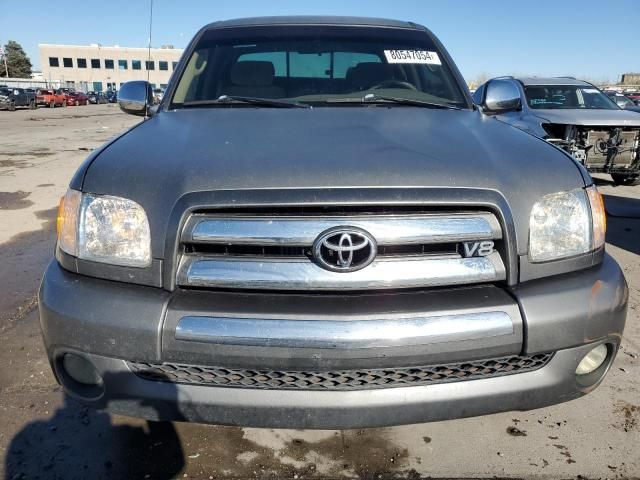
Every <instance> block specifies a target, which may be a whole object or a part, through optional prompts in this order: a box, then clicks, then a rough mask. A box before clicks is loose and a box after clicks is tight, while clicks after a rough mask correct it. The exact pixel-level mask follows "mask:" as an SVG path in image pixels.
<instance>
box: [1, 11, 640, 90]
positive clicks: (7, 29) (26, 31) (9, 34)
mask: <svg viewBox="0 0 640 480" xmlns="http://www.w3.org/2000/svg"><path fill="white" fill-rule="evenodd" d="M3 4H4V8H2V12H3V13H2V15H0V42H2V44H3V45H4V44H6V42H7V40H16V41H17V42H19V43H20V44H22V46H23V47H24V48H25V50H26V51H27V54H28V55H29V57H30V58H31V62H32V63H33V64H34V67H35V68H36V69H39V68H40V65H39V63H40V61H39V56H38V43H63V44H80V45H88V44H90V43H100V44H102V45H120V46H127V47H143V46H146V44H147V39H148V28H149V4H150V0H110V1H109V2H94V4H95V7H94V6H91V2H86V1H70V0H55V1H51V0H48V1H40V0H30V1H28V2H23V3H20V2H14V1H10V0H0V5H3ZM14 7H15V8H14ZM638 7H640V2H639V1H638V0H607V1H602V0H600V1H590V0H580V1H578V0H575V1H568V0H535V1H527V2H521V1H506V0H504V1H500V0H483V1H465V0H459V1H447V2H445V1H442V0H440V1H426V0H394V1H375V0H368V1H365V0H315V1H313V2H309V1H302V0H296V1H294V0H272V1H257V0H208V1H207V0H154V21H153V35H152V43H153V46H158V47H159V46H160V45H163V44H172V45H174V46H176V47H184V46H186V44H187V43H188V42H189V40H190V39H191V37H192V36H193V35H194V34H195V32H196V31H197V30H198V29H199V28H200V27H201V26H203V25H204V24H206V23H209V22H213V21H216V20H221V19H229V18H237V17H246V16H259V15H305V14H323V15H357V16H374V17H388V18H395V19H400V20H410V21H414V22H417V23H421V24H423V25H425V26H427V27H428V28H430V29H431V30H432V31H433V32H434V33H435V34H436V35H437V36H438V37H439V38H440V40H441V41H442V42H443V43H444V45H445V47H446V48H447V49H448V50H449V53H451V55H452V56H453V59H454V60H455V62H456V63H457V65H458V67H459V68H460V70H461V71H462V73H463V74H464V76H465V77H466V78H467V80H472V79H474V78H476V77H477V76H479V75H482V74H488V75H491V76H494V75H508V74H531V75H540V76H542V75H575V76H578V77H583V78H584V77H586V78H589V79H592V80H597V81H599V80H602V79H609V80H611V81H617V80H618V79H619V77H620V74H622V73H625V72H637V71H640V54H638V48H639V47H640V17H639V11H640V10H639V8H638Z"/></svg>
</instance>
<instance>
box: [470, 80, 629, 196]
mask: <svg viewBox="0 0 640 480" xmlns="http://www.w3.org/2000/svg"><path fill="white" fill-rule="evenodd" d="M491 84H493V85H494V86H495V88H493V89H492V91H494V92H495V91H501V92H508V93H509V94H510V95H511V96H512V102H511V103H509V105H510V106H509V108H501V107H499V108H497V109H496V110H495V111H493V110H485V112H486V113H488V114H491V115H494V116H495V117H496V118H498V119H500V120H501V121H503V122H506V123H508V124H510V125H513V126H515V127H517V128H520V129H522V130H525V131H527V132H530V133H532V134H533V135H536V136H538V137H540V138H543V139H545V140H547V141H548V142H550V143H553V144H554V145H557V146H558V147H560V148H562V149H563V150H565V151H566V152H567V153H569V154H571V155H572V156H573V157H574V158H575V159H576V160H577V161H578V162H580V163H581V164H582V165H584V166H585V167H586V168H587V169H588V170H589V171H590V172H604V173H609V174H610V175H611V178H613V181H614V182H615V183H616V184H619V185H636V184H638V183H640V146H639V143H640V116H639V115H638V114H637V113H635V112H631V111H624V110H621V109H620V108H619V107H618V106H617V105H616V103H615V102H614V101H612V100H611V99H610V98H609V97H608V96H607V95H605V94H604V93H603V92H602V91H601V90H599V89H598V88H596V87H595V86H594V85H592V84H590V83H588V82H583V81H581V80H576V79H574V78H569V77H561V78H536V77H533V78H526V77H519V78H514V77H501V78H494V79H492V80H489V82H487V83H485V84H484V85H482V86H481V87H480V88H479V89H478V90H477V91H476V93H475V95H474V101H475V102H476V103H478V104H480V105H482V104H488V103H492V102H491V100H492V99H491V98H490V97H489V96H488V91H489V90H488V88H487V87H488V86H489V85H491Z"/></svg>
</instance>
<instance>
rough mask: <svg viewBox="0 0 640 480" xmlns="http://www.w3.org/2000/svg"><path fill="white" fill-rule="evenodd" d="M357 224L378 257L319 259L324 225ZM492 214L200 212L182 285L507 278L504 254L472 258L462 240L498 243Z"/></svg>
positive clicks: (409, 283) (187, 242) (190, 230)
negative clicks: (335, 267)
mask: <svg viewBox="0 0 640 480" xmlns="http://www.w3.org/2000/svg"><path fill="white" fill-rule="evenodd" d="M335 227H350V228H356V229H362V230H365V231H366V232H368V233H369V234H370V235H371V236H372V237H373V238H374V239H375V242H376V243H377V246H378V252H377V256H376V259H375V261H374V262H373V263H371V264H370V265H368V266H367V267H365V268H363V269H361V270H358V271H353V272H348V273H344V272H334V271H329V270H325V269H323V268H321V267H320V266H318V265H317V264H316V262H314V261H313V259H312V258H311V257H312V253H311V252H312V245H313V243H314V241H315V240H316V238H317V237H318V236H319V235H320V234H321V233H322V232H324V231H327V230H329V229H331V228H335ZM501 239H502V231H501V228H500V224H499V222H498V220H497V219H496V217H495V216H494V215H493V214H491V213H488V212H464V213H455V212H453V213H447V212H438V213H424V214H420V213H406V214H375V213H370V214H366V215H365V214H358V213H347V214H343V215H338V214H328V215H319V214H318V215H308V214H305V215H292V214H284V215H274V214H271V215H269V214H267V213H265V214H264V215H255V214H235V215H234V214H213V213H212V214H208V213H206V214H194V215H192V216H191V217H190V218H189V219H188V220H187V222H186V224H185V226H184V228H183V231H182V234H181V244H182V249H181V258H180V260H179V267H178V276H177V284H178V285H180V286H183V287H201V288H234V289H266V290H321V291H332V290H334V291H335V290H364V289H391V288H413V287H433V286H446V285H462V284H472V283H480V282H494V281H500V280H504V279H505V278H506V272H505V266H504V263H503V260H502V258H501V256H500V254H499V252H498V251H497V250H496V251H493V253H491V254H489V255H487V256H482V257H481V256H476V257H465V256H464V255H463V254H462V249H461V247H460V245H461V244H462V242H477V241H485V240H491V241H496V242H499V241H500V240H501Z"/></svg>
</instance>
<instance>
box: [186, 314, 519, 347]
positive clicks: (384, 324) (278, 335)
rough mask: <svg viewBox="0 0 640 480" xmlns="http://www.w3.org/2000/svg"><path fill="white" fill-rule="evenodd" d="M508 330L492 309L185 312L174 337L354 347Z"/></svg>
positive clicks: (502, 316) (505, 332)
mask: <svg viewBox="0 0 640 480" xmlns="http://www.w3.org/2000/svg"><path fill="white" fill-rule="evenodd" d="M512 333H513V321H512V320H511V317H510V316H509V315H508V314H507V313H506V312H502V311H490V312H474V313H459V314H453V315H437V316H436V315H434V316H428V315H422V316H409V317H397V316H394V317H391V318H385V319H377V320H349V321H344V320H322V319H318V320H286V319H267V318H226V317H209V316H186V317H183V318H181V319H180V320H179V321H178V325H177V327H176V334H175V337H176V340H182V341H190V342H201V343H210V344H218V345H242V346H261V347H291V348H330V349H352V348H379V347H391V346H415V345H430V344H435V343H442V342H454V341H464V340H478V339H482V338H490V337H498V336H502V335H511V334H512Z"/></svg>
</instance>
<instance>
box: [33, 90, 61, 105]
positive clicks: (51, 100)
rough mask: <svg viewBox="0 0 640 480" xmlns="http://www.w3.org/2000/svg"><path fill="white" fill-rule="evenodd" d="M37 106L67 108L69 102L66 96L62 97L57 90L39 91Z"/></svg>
mask: <svg viewBox="0 0 640 480" xmlns="http://www.w3.org/2000/svg"><path fill="white" fill-rule="evenodd" d="M36 105H46V106H47V107H49V108H55V107H66V106H67V102H66V101H65V98H64V95H60V94H59V93H57V92H56V91H55V90H38V93H37V95H36Z"/></svg>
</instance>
